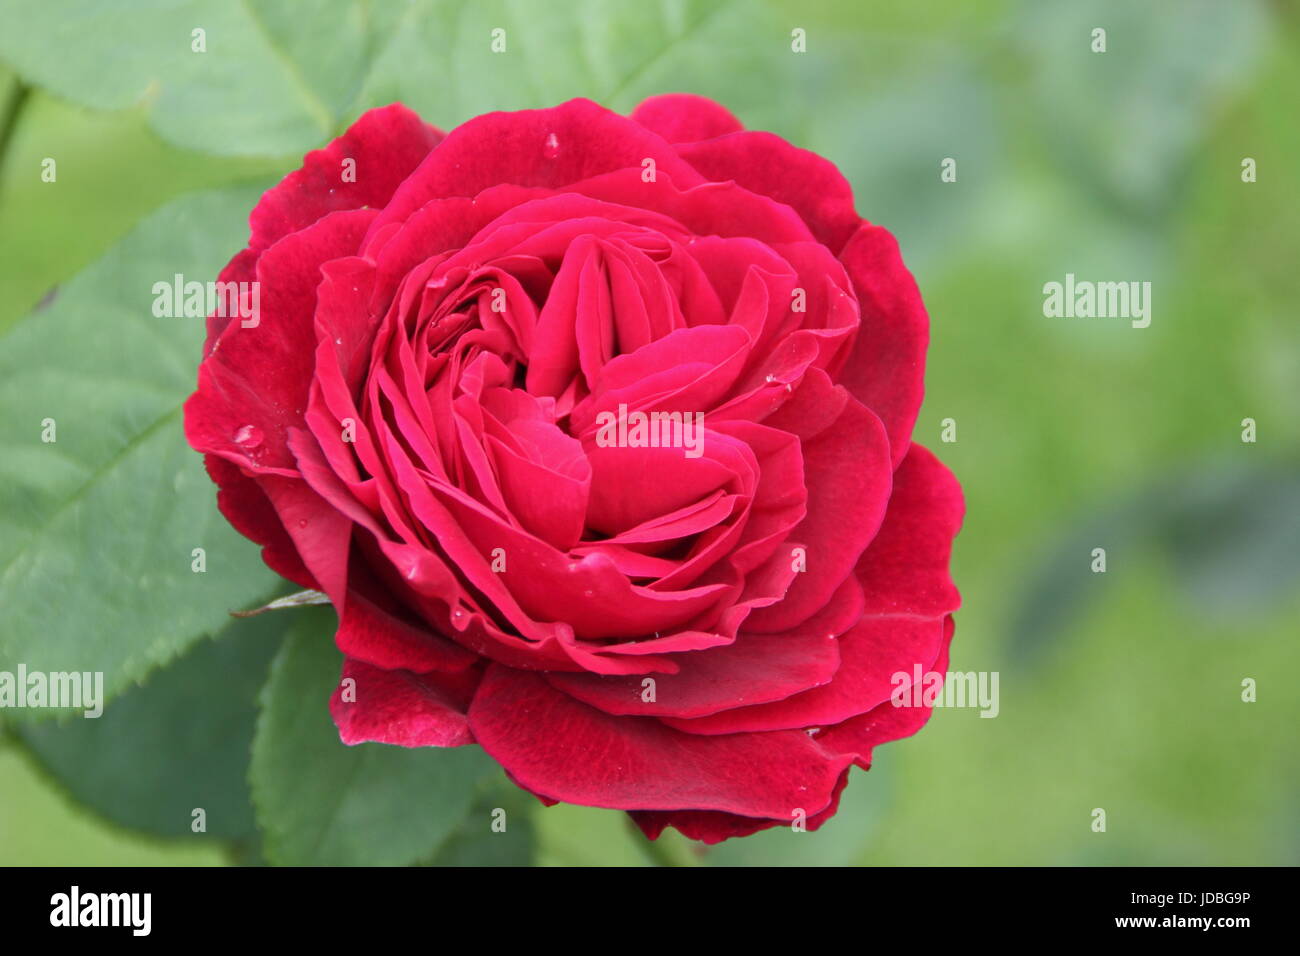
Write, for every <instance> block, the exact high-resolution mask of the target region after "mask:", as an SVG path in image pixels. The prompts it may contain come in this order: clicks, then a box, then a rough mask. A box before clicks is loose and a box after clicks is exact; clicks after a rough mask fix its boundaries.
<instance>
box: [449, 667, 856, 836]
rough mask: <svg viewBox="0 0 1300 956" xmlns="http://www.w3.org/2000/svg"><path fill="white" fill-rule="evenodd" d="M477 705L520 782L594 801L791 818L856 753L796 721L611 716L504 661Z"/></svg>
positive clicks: (474, 710)
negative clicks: (765, 727)
mask: <svg viewBox="0 0 1300 956" xmlns="http://www.w3.org/2000/svg"><path fill="white" fill-rule="evenodd" d="M469 713H470V728H471V730H472V731H473V733H474V737H475V739H476V740H477V741H478V742H479V743H480V744H482V746H483V749H484V750H486V751H487V752H488V753H489V754H490V755H491V756H492V757H493V759H495V760H496V761H497V762H498V763H500V764H501V765H502V766H503V767H504V768H505V769H506V772H507V773H509V774H510V776H511V778H512V779H514V780H515V781H516V782H517V783H518V784H519V785H520V786H522V787H524V788H526V789H528V790H531V791H533V792H534V793H537V794H541V795H542V796H545V797H549V798H551V799H553V800H563V801H565V802H567V803H578V804H583V805H585V806H589V807H609V808H612V809H617V810H646V809H655V810H722V811H725V812H727V813H737V814H739V815H741V816H749V817H765V818H769V819H774V820H789V819H791V816H790V814H791V813H792V811H793V810H794V809H795V808H796V807H801V808H803V809H805V810H806V811H807V812H808V813H810V814H812V813H817V812H820V811H821V810H823V809H824V808H825V807H827V806H828V805H829V804H830V802H831V798H832V797H833V795H834V791H835V786H836V784H837V782H838V781H839V778H840V775H841V773H843V771H844V769H845V768H846V767H847V766H848V765H849V764H850V763H851V762H852V761H853V759H854V756H856V755H853V754H833V753H830V752H827V751H825V750H823V749H822V748H821V747H820V746H818V745H817V744H816V742H815V741H813V740H812V739H811V738H810V737H809V736H808V735H807V734H805V733H803V732H802V731H797V730H795V731H788V732H778V733H771V734H733V735H730V736H725V737H704V736H696V735H694V734H684V733H681V732H680V731H677V730H672V729H671V728H668V727H666V726H664V725H663V724H661V723H660V722H659V721H657V720H646V719H644V718H636V717H611V716H610V715H608V714H604V713H601V712H600V711H598V710H596V709H594V708H592V707H588V706H587V705H586V704H580V703H578V702H577V701H576V700H574V699H573V698H571V697H569V696H568V695H567V694H565V693H563V692H562V691H559V690H556V689H555V688H554V687H552V686H551V685H550V684H548V683H547V682H546V681H545V680H544V679H543V678H542V677H541V676H539V675H537V674H530V673H527V672H524V671H517V670H511V669H510V668H507V667H503V666H501V665H499V664H493V665H491V666H489V667H488V670H487V673H486V674H485V675H484V678H483V683H482V684H480V685H479V689H478V692H477V693H476V694H475V696H474V701H473V703H471V705H470V712H469ZM596 755H598V759H597V758H596Z"/></svg>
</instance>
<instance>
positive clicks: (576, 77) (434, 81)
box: [358, 0, 794, 128]
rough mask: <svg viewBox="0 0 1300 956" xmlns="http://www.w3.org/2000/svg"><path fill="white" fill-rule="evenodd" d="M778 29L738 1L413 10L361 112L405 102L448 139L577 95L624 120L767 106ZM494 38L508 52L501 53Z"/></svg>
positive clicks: (371, 77)
mask: <svg viewBox="0 0 1300 956" xmlns="http://www.w3.org/2000/svg"><path fill="white" fill-rule="evenodd" d="M770 19H771V18H770V15H769V14H768V13H767V12H765V11H762V10H757V9H755V7H754V6H753V5H748V4H741V3H735V2H728V0H648V2H644V3H635V4H633V3H624V2H619V0H577V2H575V0H530V2H503V0H492V2H485V3H473V4H466V3H456V2H449V0H415V2H413V3H412V4H411V5H410V6H409V7H408V8H407V10H406V12H405V13H404V15H403V17H402V20H401V22H400V23H399V24H398V25H397V28H396V29H394V30H393V31H392V35H391V37H390V38H389V40H388V42H387V44H386V45H385V46H384V47H383V48H382V49H381V51H380V52H379V53H378V55H377V56H376V57H375V60H374V63H373V64H372V66H371V69H370V72H369V74H368V76H367V78H366V81H365V84H364V87H363V90H362V94H361V96H360V99H359V101H358V106H372V105H376V104H381V103H388V102H391V101H393V100H401V101H402V102H404V103H406V104H407V105H408V106H410V107H411V108H412V109H415V110H417V111H418V112H420V113H421V115H422V116H424V118H425V119H426V120H428V121H429V122H432V123H436V124H439V125H441V126H444V127H447V128H450V127H451V126H454V125H457V124H459V123H462V122H464V121H465V120H467V119H470V118H471V117H473V116H477V115H479V114H480V113H485V112H489V111H491V110H502V109H504V110H516V109H526V108H530V107H543V106H553V105H555V104H556V103H559V102H562V101H564V100H567V99H571V98H573V97H575V96H585V97H589V98H591V99H594V100H596V101H598V102H600V103H603V104H604V105H606V106H608V107H610V108H611V109H617V110H623V111H626V110H628V109H630V108H632V107H633V106H635V105H636V104H637V103H638V102H639V101H640V100H641V99H643V98H644V97H646V96H648V95H650V94H652V93H662V92H665V91H668V90H677V89H690V90H693V91H695V92H700V93H705V94H707V95H711V96H715V97H719V98H721V99H722V100H723V101H724V102H729V103H733V102H734V101H735V100H736V99H737V98H740V99H742V100H743V101H745V102H760V101H761V99H762V97H761V96H760V94H759V93H758V92H757V90H756V89H755V85H754V84H753V82H752V79H751V77H752V76H753V75H754V73H755V72H759V71H760V69H761V71H762V72H763V73H764V75H770V76H778V75H779V76H781V77H784V76H785V74H786V73H787V72H788V70H789V69H790V62H789V61H791V60H792V59H794V57H792V56H791V54H790V47H789V43H790V37H789V27H788V26H786V27H784V28H783V29H777V28H772V29H768V26H769V21H770ZM760 20H761V21H762V26H761V27H760V26H759V25H758V21H760ZM745 28H748V29H747V30H746V29H745ZM496 30H503V31H505V32H504V35H503V36H502V35H500V34H498V35H496V36H495V37H494V33H493V31H496ZM494 39H495V40H497V42H498V48H499V45H500V42H502V41H504V50H499V52H498V51H494V49H493V41H494ZM759 62H761V63H762V67H761V68H760V67H759V66H757V65H756V64H757V63H759ZM776 82H780V81H779V80H777V81H776Z"/></svg>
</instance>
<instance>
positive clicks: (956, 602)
mask: <svg viewBox="0 0 1300 956" xmlns="http://www.w3.org/2000/svg"><path fill="white" fill-rule="evenodd" d="M964 511H965V503H964V502H963V501H962V493H961V485H959V484H957V479H956V478H954V477H953V476H952V472H950V471H949V470H948V469H947V468H946V467H944V465H943V463H942V462H940V461H939V459H937V458H935V457H934V455H933V454H932V453H930V452H929V451H927V450H926V449H925V448H923V447H922V446H920V445H912V447H911V449H910V450H909V451H908V453H907V458H905V459H904V460H903V463H902V464H901V465H899V467H898V470H897V471H896V472H894V491H893V494H892V495H891V496H890V499H889V510H888V511H887V512H886V513H885V520H884V521H883V522H882V523H881V525H880V533H879V534H877V535H876V537H875V539H874V540H873V541H872V542H871V546H870V547H868V548H867V550H866V551H865V552H864V553H863V555H862V559H861V560H860V561H859V562H858V566H857V568H856V574H857V576H858V582H859V583H860V584H861V585H862V590H863V592H864V594H865V597H866V613H867V614H868V615H877V614H882V615H887V614H914V615H921V616H925V617H936V616H939V615H942V614H947V613H949V612H951V611H955V610H957V608H958V607H959V606H960V605H961V595H959V594H958V593H957V588H956V587H954V586H953V583H952V576H951V574H950V572H949V569H948V564H949V555H950V554H951V552H952V541H953V538H955V537H956V535H957V531H958V529H960V528H961V521H962V514H963V512H964Z"/></svg>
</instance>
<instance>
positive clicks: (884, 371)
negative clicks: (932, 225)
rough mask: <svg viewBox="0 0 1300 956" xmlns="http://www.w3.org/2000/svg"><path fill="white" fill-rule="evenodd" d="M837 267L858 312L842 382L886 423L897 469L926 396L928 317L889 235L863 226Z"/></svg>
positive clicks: (869, 226)
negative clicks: (854, 294)
mask: <svg viewBox="0 0 1300 956" xmlns="http://www.w3.org/2000/svg"><path fill="white" fill-rule="evenodd" d="M840 262H841V263H842V264H843V266H844V269H845V271H846V272H848V274H849V278H850V279H852V280H853V288H854V291H856V292H857V294H858V303H859V306H860V307H861V309H862V325H861V327H860V328H859V330H858V338H857V342H856V343H855V344H854V347H853V352H852V353H851V354H850V355H849V360H848V362H847V364H846V365H845V366H844V370H843V372H842V374H841V375H840V383H841V384H842V385H844V386H846V387H847V388H848V389H849V391H851V392H852V393H853V394H854V395H856V396H857V398H858V400H859V401H860V402H862V404H864V405H866V406H867V408H869V409H871V410H872V411H873V412H875V413H876V414H877V415H879V416H880V420H881V421H882V422H884V423H885V429H886V431H888V433H889V444H890V446H891V450H892V455H893V460H894V467H898V463H899V462H901V461H902V460H903V456H904V455H906V454H907V446H908V445H909V444H910V443H911V440H912V426H913V425H914V424H916V415H917V412H919V411H920V410H921V399H922V397H923V396H924V393H925V350H926V347H927V346H928V345H929V344H930V318H929V316H928V315H926V313H925V305H924V303H923V302H922V301H921V292H920V290H919V289H917V287H916V280H915V279H913V278H912V273H910V272H909V271H908V270H907V266H905V265H903V258H902V256H901V255H899V252H898V242H897V240H895V239H894V237H893V236H892V235H890V234H889V232H888V231H887V230H885V229H882V228H881V227H880V226H871V225H863V226H862V227H861V228H860V229H858V231H857V232H855V233H854V234H853V238H851V239H850V240H849V241H848V244H847V245H846V246H845V247H844V251H843V252H842V253H840Z"/></svg>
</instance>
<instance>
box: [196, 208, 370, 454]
mask: <svg viewBox="0 0 1300 956" xmlns="http://www.w3.org/2000/svg"><path fill="white" fill-rule="evenodd" d="M374 215H375V213H374V212H373V211H369V210H359V209H358V210H351V211H348V212H340V213H334V214H332V215H330V216H328V217H326V218H325V219H322V220H320V221H319V222H317V223H314V224H313V225H311V226H309V227H307V228H306V229H304V230H302V231H301V232H295V233H294V234H293V235H291V236H287V237H285V238H284V239H283V240H282V241H280V242H278V243H276V245H275V247H274V248H272V249H268V250H267V251H266V252H265V253H264V254H263V255H262V258H261V259H260V260H259V261H258V265H257V276H258V280H259V281H260V282H261V283H262V288H261V293H260V299H261V302H260V310H259V316H258V323H257V325H255V326H251V327H248V328H245V327H243V326H242V325H241V324H239V323H232V324H231V325H229V326H228V327H227V328H226V331H225V332H224V333H222V335H221V338H220V339H218V340H217V342H216V343H215V344H214V346H213V348H212V350H211V351H210V352H209V353H208V357H207V358H205V359H204V360H203V364H202V365H200V366H199V386H198V390H197V391H196V392H195V393H194V394H193V395H191V396H190V398H189V400H188V401H187V402H186V403H185V437H186V438H188V439H189V442H190V445H192V446H193V447H194V448H195V449H196V450H198V451H204V452H211V453H213V454H216V455H220V456H221V457H223V458H226V459H228V460H230V461H233V462H235V463H236V464H239V465H241V466H242V467H244V468H246V469H247V470H250V471H272V472H278V473H279V474H284V475H292V474H296V471H297V470H296V466H295V463H294V457H293V454H292V453H291V452H290V451H289V448H288V444H287V442H288V430H289V429H290V428H292V427H301V426H302V424H303V411H304V410H305V409H306V407H307V396H308V392H309V389H310V387H311V381H312V377H313V375H314V373H315V357H316V326H315V310H316V287H317V286H318V285H319V284H320V281H321V272H320V269H321V264H322V263H324V262H326V261H328V260H330V259H336V258H339V257H341V256H347V255H351V254H352V253H353V252H354V251H355V250H356V248H357V246H358V244H359V243H360V240H361V236H362V235H364V233H365V229H366V225H367V224H368V223H369V222H370V221H371V220H372V219H373V217H374Z"/></svg>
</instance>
